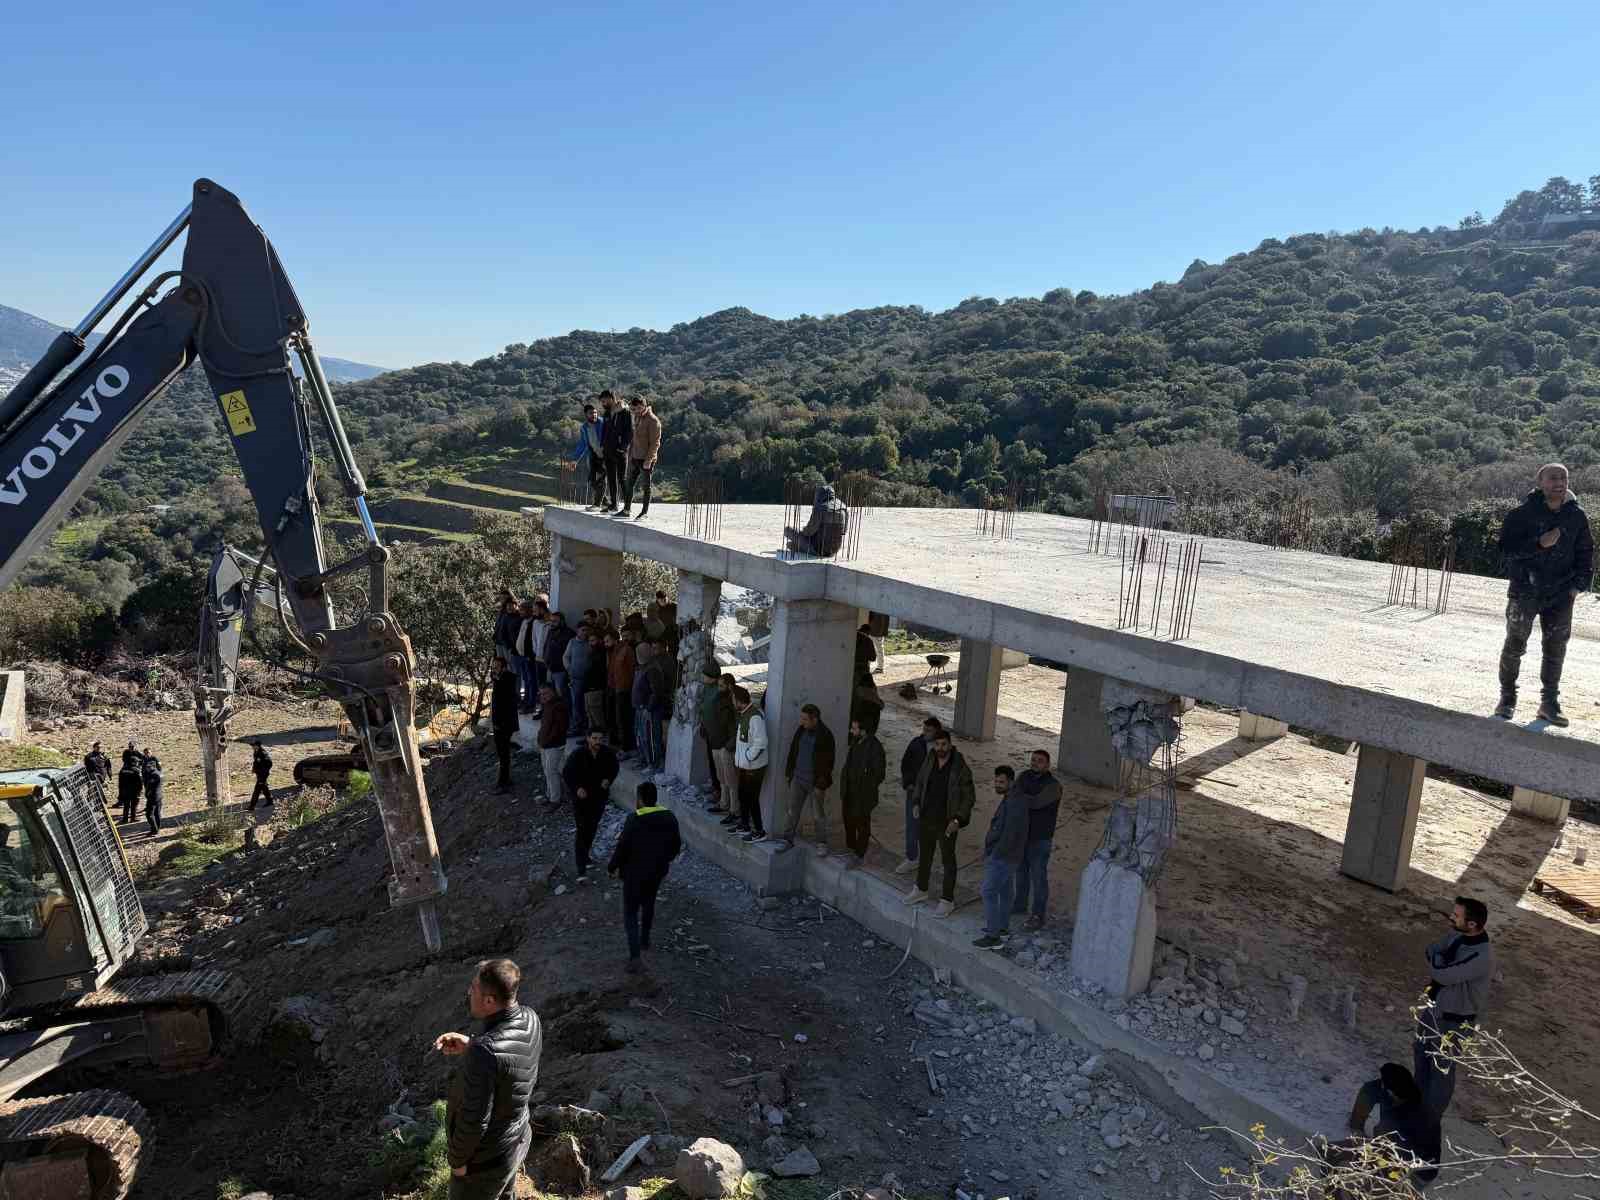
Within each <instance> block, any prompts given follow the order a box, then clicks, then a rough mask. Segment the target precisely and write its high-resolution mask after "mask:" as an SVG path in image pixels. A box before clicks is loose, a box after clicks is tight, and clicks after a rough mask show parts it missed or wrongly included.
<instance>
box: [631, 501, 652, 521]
mask: <svg viewBox="0 0 1600 1200" xmlns="http://www.w3.org/2000/svg"><path fill="white" fill-rule="evenodd" d="M649 512H650V506H649V505H648V504H646V505H645V506H644V507H643V508H641V509H640V510H639V513H638V515H637V516H635V517H634V518H633V519H634V520H635V521H642V520H644V519H645V516H646V515H647V514H648V513H649Z"/></svg>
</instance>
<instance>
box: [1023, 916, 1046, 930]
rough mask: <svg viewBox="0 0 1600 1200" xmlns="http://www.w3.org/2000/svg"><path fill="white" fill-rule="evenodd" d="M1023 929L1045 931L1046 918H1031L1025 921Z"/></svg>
mask: <svg viewBox="0 0 1600 1200" xmlns="http://www.w3.org/2000/svg"><path fill="white" fill-rule="evenodd" d="M1022 927H1023V928H1024V929H1043V928H1044V918H1043V917H1029V918H1028V919H1027V920H1026V921H1024V922H1023V923H1022Z"/></svg>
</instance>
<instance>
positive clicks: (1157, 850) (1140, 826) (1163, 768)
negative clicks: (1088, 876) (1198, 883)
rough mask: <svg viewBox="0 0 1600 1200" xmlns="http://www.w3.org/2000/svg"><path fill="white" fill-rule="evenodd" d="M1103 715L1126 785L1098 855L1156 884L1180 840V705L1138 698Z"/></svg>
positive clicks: (1103, 836) (1123, 785) (1112, 811)
mask: <svg viewBox="0 0 1600 1200" xmlns="http://www.w3.org/2000/svg"><path fill="white" fill-rule="evenodd" d="M1105 715H1106V723H1107V725H1108V726H1109V727H1110V729H1111V739H1112V744H1113V745H1114V746H1115V747H1116V751H1117V756H1118V760H1119V761H1120V763H1121V765H1122V786H1121V795H1120V796H1118V798H1117V801H1116V803H1115V804H1113V805H1112V807H1111V812H1110V813H1109V814H1108V816H1107V818H1106V828H1105V833H1104V834H1103V835H1102V836H1101V838H1100V845H1099V847H1098V848H1097V849H1096V850H1095V853H1094V857H1096V858H1101V859H1105V860H1107V861H1109V862H1112V863H1116V864H1118V865H1120V866H1125V867H1128V868H1130V869H1132V870H1135V871H1137V872H1139V875H1140V877H1141V878H1142V879H1143V880H1144V882H1145V884H1146V886H1154V885H1155V883H1156V882H1157V880H1159V879H1160V878H1161V872H1162V869H1163V868H1164V867H1165V866H1166V861H1167V853H1168V851H1169V850H1171V848H1172V846H1173V845H1174V844H1175V843H1176V841H1177V838H1178V771H1177V762H1178V758H1179V757H1180V755H1179V747H1180V745H1181V744H1182V736H1183V729H1182V722H1181V721H1180V719H1179V711H1178V705H1177V704H1176V703H1172V704H1154V703H1150V702H1147V701H1139V702H1137V703H1134V704H1131V705H1126V706H1118V707H1117V708H1114V709H1112V710H1110V711H1109V712H1107V713H1106V714H1105Z"/></svg>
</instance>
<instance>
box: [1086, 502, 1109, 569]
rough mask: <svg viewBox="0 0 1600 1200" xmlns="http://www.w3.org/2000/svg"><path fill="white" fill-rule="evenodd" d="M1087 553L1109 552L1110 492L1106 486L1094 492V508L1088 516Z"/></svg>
mask: <svg viewBox="0 0 1600 1200" xmlns="http://www.w3.org/2000/svg"><path fill="white" fill-rule="evenodd" d="M1089 553H1090V554H1110V553H1111V492H1110V491H1109V490H1108V489H1106V488H1101V489H1100V490H1099V491H1097V492H1095V494H1094V509H1093V511H1092V512H1091V514H1090V516H1089Z"/></svg>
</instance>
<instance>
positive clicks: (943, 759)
mask: <svg viewBox="0 0 1600 1200" xmlns="http://www.w3.org/2000/svg"><path fill="white" fill-rule="evenodd" d="M976 801H977V793H976V791H975V789H974V788H973V785H972V768H971V767H969V766H967V760H966V759H965V758H963V757H961V752H960V751H959V750H957V749H956V748H955V747H954V746H952V745H951V744H950V731H949V730H947V729H940V730H939V731H938V732H937V733H935V734H934V735H933V745H932V747H931V749H930V751H929V753H928V757H927V758H925V759H923V760H922V769H921V770H920V771H918V772H917V781H916V783H914V784H912V785H911V815H912V816H913V817H915V818H916V819H917V821H918V823H919V824H918V828H919V829H920V830H921V832H922V845H921V847H920V853H919V854H918V856H917V882H916V884H915V886H913V887H912V889H911V891H910V892H909V893H907V895H906V899H905V902H906V903H907V904H921V903H922V902H923V901H924V900H926V899H927V898H928V884H929V882H930V881H931V880H932V878H933V851H934V847H938V849H939V855H940V858H941V860H942V861H943V863H944V880H943V883H944V886H943V888H942V889H941V891H942V897H941V899H940V901H939V906H938V908H936V909H934V913H933V915H934V916H936V917H948V916H949V915H950V914H951V913H953V912H955V910H956V833H957V832H958V831H959V830H962V829H965V828H966V827H967V825H968V824H969V823H970V822H971V821H972V806H973V804H974V803H976Z"/></svg>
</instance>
